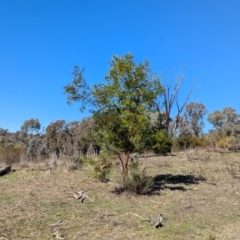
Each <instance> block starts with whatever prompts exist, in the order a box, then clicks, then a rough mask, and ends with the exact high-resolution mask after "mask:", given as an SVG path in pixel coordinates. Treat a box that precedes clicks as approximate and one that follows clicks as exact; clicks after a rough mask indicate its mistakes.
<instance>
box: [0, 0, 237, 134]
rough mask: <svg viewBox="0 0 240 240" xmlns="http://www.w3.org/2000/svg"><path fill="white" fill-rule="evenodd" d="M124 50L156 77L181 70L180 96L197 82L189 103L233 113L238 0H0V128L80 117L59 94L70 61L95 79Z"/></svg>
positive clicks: (101, 79)
mask: <svg viewBox="0 0 240 240" xmlns="http://www.w3.org/2000/svg"><path fill="white" fill-rule="evenodd" d="M128 52H130V53H132V54H133V55H134V59H135V61H136V62H138V63H139V62H142V61H143V60H144V59H147V60H148V61H149V62H150V67H151V69H152V71H153V72H156V73H157V74H158V75H159V76H160V77H162V78H163V82H165V81H168V82H171V81H173V80H174V78H175V76H176V75H177V74H178V73H184V74H185V82H184V86H183V88H182V91H181V95H180V100H181V99H184V96H186V94H187V92H188V91H189V90H190V89H191V87H192V85H193V84H195V85H196V84H197V85H198V86H199V87H198V88H197V89H196V90H195V91H194V93H193V95H192V96H191V99H190V102H201V103H203V104H205V105H206V107H207V108H208V110H209V112H213V111H215V110H217V109H220V110H222V109H223V108H224V107H228V106H231V107H233V108H235V109H236V110H237V112H238V113H240V101H239V95H240V94H239V87H240V81H239V80H240V79H239V71H240V1H239V0H231V1H226V0H201V1H199V0H121V1H119V0H67V1H66V0H41V1H37V0H0V127H1V128H5V129H9V131H11V132H14V131H17V130H20V127H21V125H22V124H23V122H24V121H25V120H28V119H30V118H38V119H39V120H40V123H41V125H42V126H44V127H47V125H48V124H49V123H50V122H54V121H56V120H61V119H64V120H66V121H67V122H69V121H73V120H81V119H82V118H83V117H85V116H87V115H88V113H87V112H86V113H80V112H79V111H78V105H77V104H74V105H72V106H68V105H67V104H66V95H64V94H63V86H64V85H66V84H67V83H69V82H71V80H72V75H71V73H72V70H73V67H74V66H75V65H79V66H81V67H85V68H86V71H85V78H86V80H87V82H88V83H89V84H90V85H92V84H95V83H101V82H104V76H105V75H106V74H107V71H108V69H109V62H110V60H111V58H112V56H113V55H114V54H117V55H119V56H123V55H124V54H126V53H128Z"/></svg>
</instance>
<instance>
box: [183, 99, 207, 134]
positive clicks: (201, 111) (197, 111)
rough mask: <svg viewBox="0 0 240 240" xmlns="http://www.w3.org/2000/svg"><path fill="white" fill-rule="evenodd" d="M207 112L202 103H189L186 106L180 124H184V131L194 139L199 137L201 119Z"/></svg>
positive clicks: (202, 125)
mask: <svg viewBox="0 0 240 240" xmlns="http://www.w3.org/2000/svg"><path fill="white" fill-rule="evenodd" d="M207 112H208V111H207V109H206V107H205V105H203V104H202V103H189V104H188V105H186V110H185V113H184V116H183V120H182V124H183V123H184V125H185V128H186V131H188V132H189V133H191V134H192V135H193V136H195V137H198V136H200V134H201V133H202V130H203V127H204V121H203V117H204V116H205V115H206V114H207ZM187 129H188V130H187Z"/></svg>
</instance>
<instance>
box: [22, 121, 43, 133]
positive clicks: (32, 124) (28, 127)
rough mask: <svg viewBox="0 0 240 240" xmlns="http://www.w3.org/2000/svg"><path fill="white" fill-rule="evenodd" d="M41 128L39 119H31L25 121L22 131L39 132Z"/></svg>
mask: <svg viewBox="0 0 240 240" xmlns="http://www.w3.org/2000/svg"><path fill="white" fill-rule="evenodd" d="M40 128H41V124H40V122H39V120H38V119H33V118H31V119H29V120H26V121H24V123H23V125H22V126H21V131H22V132H25V133H34V132H35V133H38V131H39V130H40Z"/></svg>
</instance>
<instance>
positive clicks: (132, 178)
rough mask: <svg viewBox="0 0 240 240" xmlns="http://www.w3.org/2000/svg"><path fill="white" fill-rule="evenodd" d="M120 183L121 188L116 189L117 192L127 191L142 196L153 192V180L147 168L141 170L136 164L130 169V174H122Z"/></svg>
mask: <svg viewBox="0 0 240 240" xmlns="http://www.w3.org/2000/svg"><path fill="white" fill-rule="evenodd" d="M118 182H119V186H118V187H117V188H116V189H115V191H116V192H123V191H126V192H129V193H134V194H140V195H142V194H147V193H150V192H151V189H152V185H153V178H152V177H150V176H148V175H147V172H146V168H141V166H140V165H139V164H137V163H136V164H133V165H132V166H131V167H130V168H129V172H128V174H125V173H122V174H121V177H120V178H119V181H118Z"/></svg>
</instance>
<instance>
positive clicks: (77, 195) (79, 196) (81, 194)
mask: <svg viewBox="0 0 240 240" xmlns="http://www.w3.org/2000/svg"><path fill="white" fill-rule="evenodd" d="M73 197H74V198H75V199H77V200H81V202H82V203H83V201H84V199H85V198H87V199H88V200H89V201H91V202H92V199H90V198H89V197H88V195H86V194H85V193H84V191H80V192H75V193H74V194H73Z"/></svg>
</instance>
